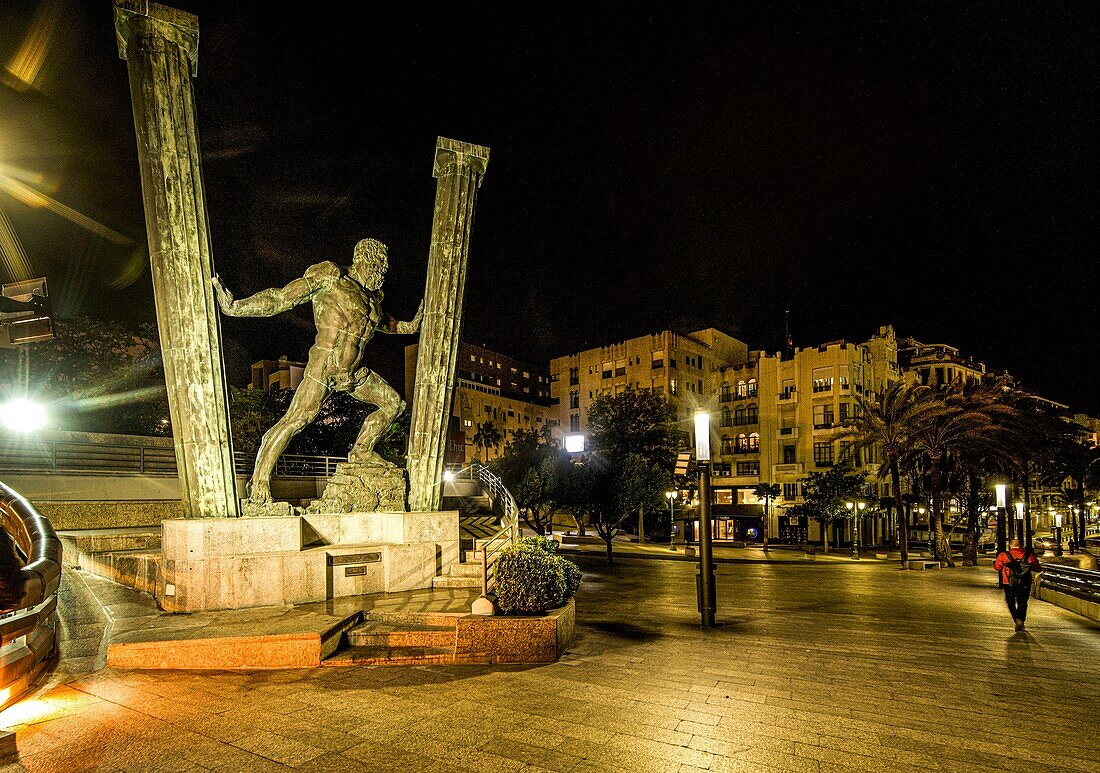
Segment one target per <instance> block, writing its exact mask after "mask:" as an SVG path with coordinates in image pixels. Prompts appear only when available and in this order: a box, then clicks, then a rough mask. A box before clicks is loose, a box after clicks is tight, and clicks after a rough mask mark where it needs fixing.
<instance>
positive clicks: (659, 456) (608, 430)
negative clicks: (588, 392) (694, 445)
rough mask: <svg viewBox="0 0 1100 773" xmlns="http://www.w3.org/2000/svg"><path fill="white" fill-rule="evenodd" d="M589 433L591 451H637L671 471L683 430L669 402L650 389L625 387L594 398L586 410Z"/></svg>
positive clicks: (618, 455) (620, 454) (610, 454)
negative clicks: (621, 390) (648, 390)
mask: <svg viewBox="0 0 1100 773" xmlns="http://www.w3.org/2000/svg"><path fill="white" fill-rule="evenodd" d="M588 436H589V441H590V443H591V448H592V450H593V452H594V453H598V454H602V455H603V456H604V457H605V458H608V459H622V458H624V457H625V456H627V455H628V454H638V455H639V456H641V457H643V458H645V459H646V460H647V461H649V462H650V463H651V464H656V465H658V466H660V467H661V468H667V469H668V470H669V471H670V472H671V470H672V468H673V465H674V462H675V460H676V452H677V451H678V450H679V448H680V445H681V443H682V441H683V438H684V433H683V432H681V431H680V430H679V428H678V427H677V424H676V407H675V406H674V405H673V404H672V403H670V402H669V401H668V400H666V399H665V398H663V397H661V396H660V395H655V394H653V393H652V392H646V391H643V390H635V389H627V390H626V391H624V392H621V393H619V394H617V395H601V396H600V397H598V398H596V400H595V401H594V402H593V403H592V406H591V407H590V408H589V410H588Z"/></svg>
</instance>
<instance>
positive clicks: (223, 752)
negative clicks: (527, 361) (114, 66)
mask: <svg viewBox="0 0 1100 773" xmlns="http://www.w3.org/2000/svg"><path fill="white" fill-rule="evenodd" d="M577 560H578V562H579V563H581V565H582V569H583V570H584V577H585V582H584V585H583V586H582V589H581V592H580V595H579V596H578V600H577V618H578V638H577V641H576V643H575V645H574V646H573V648H572V650H571V652H570V653H569V655H568V656H566V657H565V658H564V659H563V660H562V661H561V662H559V663H556V664H554V665H548V666H538V667H534V666H525V667H486V666H463V667H458V666H454V667H443V666H434V667H433V666H425V667H419V668H406V667H387V668H331V667H328V668H318V669H312V670H299V671H271V672H249V673H231V672H208V673H199V672H157V671H144V672H142V671H128V672H127V671H115V670H110V669H100V670H96V671H92V672H90V673H88V670H89V669H91V668H95V666H96V665H97V662H96V659H97V657H98V656H99V655H98V654H97V651H96V646H95V644H94V642H95V641H96V637H95V631H96V626H97V624H98V622H97V621H98V617H97V613H96V612H95V611H94V610H90V609H87V608H84V611H83V612H82V615H81V617H80V618H79V620H78V621H77V622H76V623H74V624H72V625H69V626H67V628H68V630H69V635H70V636H73V637H75V638H74V639H73V641H77V642H80V645H79V646H74V647H70V648H68V649H67V650H66V658H65V659H64V660H63V662H62V663H61V665H60V668H59V670H58V671H57V672H56V675H55V678H54V681H55V682H65V681H66V680H68V681H67V683H64V684H58V685H57V686H54V687H52V688H51V689H49V690H48V691H46V692H44V693H42V694H39V695H38V696H37V697H36V698H34V699H32V700H29V701H25V702H24V703H22V704H19V705H17V706H15V707H13V708H11V709H9V710H8V711H7V712H5V713H4V714H2V715H0V725H4V726H9V727H13V728H14V729H15V730H16V731H17V737H18V744H19V749H20V753H21V764H22V766H23V767H25V768H26V769H27V770H31V771H75V770H109V771H113V770H164V771H175V770H204V769H215V770H224V771H233V770H241V771H246V770H247V771H263V770H274V769H285V767H286V766H289V767H291V768H301V769H304V770H316V771H325V770H400V771H418V770H425V771H428V770H430V771H451V770H456V771H457V770H492V771H498V770H499V771H511V770H538V769H547V770H576V771H584V770H617V769H621V770H629V771H646V770H661V771H664V770H669V771H673V770H675V771H691V770H696V769H700V770H712V771H724V770H738V771H741V770H744V771H771V770H794V771H843V770H876V771H877V770H882V771H887V770H889V771H895V770H897V771H905V770H924V771H927V770H944V771H988V770H1020V771H1028V772H1029V773H1030V772H1031V771H1034V770H1043V771H1062V770H1066V771H1070V770H1072V771H1086V770H1096V769H1097V766H1098V763H1097V760H1098V759H1100V737H1098V736H1097V735H1096V734H1095V721H1096V717H1098V716H1100V697H1098V696H1100V689H1098V688H1100V676H1098V673H1100V626H1098V625H1096V624H1094V623H1091V622H1089V621H1087V620H1085V619H1083V618H1080V617H1077V616H1075V615H1073V614H1071V613H1069V612H1066V611H1064V610H1062V609H1059V608H1057V607H1054V606H1051V605H1049V604H1046V603H1043V602H1040V601H1033V604H1032V610H1031V613H1030V615H1029V619H1028V630H1027V632H1025V633H1014V632H1013V630H1012V625H1011V621H1010V620H1009V618H1008V614H1007V612H1006V611H1005V610H1004V609H1003V603H1002V600H1001V596H1000V593H999V591H997V589H996V588H995V587H994V575H993V572H992V571H991V570H989V569H962V568H960V569H955V570H951V571H931V572H901V571H898V570H897V569H896V568H895V567H894V565H891V564H885V563H882V562H876V561H862V562H859V563H854V562H848V563H843V562H832V561H830V562H821V563H817V564H794V563H775V564H755V563H737V564H722V565H720V566H719V568H718V601H719V609H718V620H719V623H720V625H719V627H718V628H717V629H716V630H713V631H706V632H704V631H702V630H700V629H699V627H698V615H697V614H696V611H695V600H694V583H695V580H694V567H693V565H691V564H689V563H686V562H677V561H653V560H643V559H621V560H620V562H619V563H618V564H616V565H615V566H614V567H612V568H608V567H606V566H604V565H603V564H602V562H601V561H600V560H599V559H597V558H596V557H590V556H583V557H580V558H578V559H577ZM76 578H77V579H75V580H74V577H68V578H67V586H68V587H67V592H66V605H67V606H71V607H82V606H85V605H87V604H89V603H92V602H90V601H89V599H88V598H87V596H88V593H87V588H81V587H80V582H79V575H77V576H76ZM100 617H101V615H100ZM12 769H18V768H17V767H16V766H13V768H12Z"/></svg>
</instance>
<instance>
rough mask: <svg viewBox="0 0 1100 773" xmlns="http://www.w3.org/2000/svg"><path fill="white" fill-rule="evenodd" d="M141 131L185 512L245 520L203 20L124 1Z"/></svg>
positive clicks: (122, 28) (122, 21)
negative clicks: (222, 312)
mask: <svg viewBox="0 0 1100 773" xmlns="http://www.w3.org/2000/svg"><path fill="white" fill-rule="evenodd" d="M115 31H116V33H117V36H118V51H119V56H121V57H122V58H123V59H125V60H126V65H127V70H128V71H129V75H130V96H131V99H132V101H133V106H134V126H135V129H136V130H137V148H138V160H139V163H140V167H141V189H142V194H143V198H144V200H145V224H146V228H147V230H148V234H149V259H150V263H151V267H152V276H153V295H154V297H155V299H156V306H157V327H158V328H159V330H160V343H161V349H162V351H163V353H164V377H165V382H166V385H167V387H168V407H169V410H170V412H171V416H172V434H173V437H174V439H175V447H176V464H177V468H178V470H179V477H180V491H181V495H182V498H183V512H184V515H185V516H186V517H188V518H200V517H226V516H236V515H237V514H238V512H237V506H238V505H237V495H236V486H235V479H234V474H233V451H232V446H231V443H230V435H229V412H228V408H227V401H226V391H225V376H224V373H223V371H222V360H221V328H220V327H219V324H220V323H219V320H218V310H217V307H216V305H215V304H214V297H213V291H212V289H211V286H210V276H211V273H212V272H211V260H210V236H209V231H208V228H207V219H206V197H205V192H204V190H203V184H202V170H201V168H200V165H199V140H198V132H197V129H196V127H195V95H194V91H193V90H192V86H191V79H192V77H194V75H195V72H196V66H197V60H198V48H199V20H198V18H197V17H195V16H193V15H191V14H189V13H184V12H182V11H178V10H176V9H174V8H169V7H167V6H163V5H158V4H157V3H151V2H143V1H142V0H115Z"/></svg>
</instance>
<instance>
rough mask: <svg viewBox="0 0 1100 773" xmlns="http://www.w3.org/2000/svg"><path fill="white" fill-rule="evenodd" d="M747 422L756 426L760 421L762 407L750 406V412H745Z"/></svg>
mask: <svg viewBox="0 0 1100 773" xmlns="http://www.w3.org/2000/svg"><path fill="white" fill-rule="evenodd" d="M745 421H747V422H748V423H749V424H756V423H757V422H759V421H760V407H759V406H757V405H750V406H749V407H748V410H746V411H745Z"/></svg>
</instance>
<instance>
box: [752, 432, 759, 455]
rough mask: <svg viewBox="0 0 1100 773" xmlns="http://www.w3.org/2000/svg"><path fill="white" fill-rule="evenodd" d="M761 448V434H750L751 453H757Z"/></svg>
mask: <svg viewBox="0 0 1100 773" xmlns="http://www.w3.org/2000/svg"><path fill="white" fill-rule="evenodd" d="M759 448H760V433H759V432H750V433H749V450H750V451H756V450H758V449H759Z"/></svg>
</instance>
